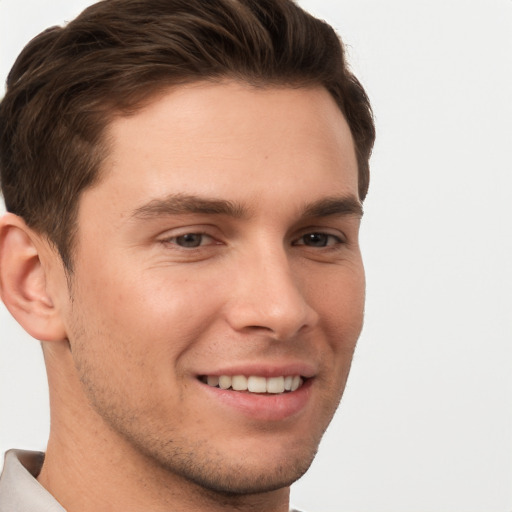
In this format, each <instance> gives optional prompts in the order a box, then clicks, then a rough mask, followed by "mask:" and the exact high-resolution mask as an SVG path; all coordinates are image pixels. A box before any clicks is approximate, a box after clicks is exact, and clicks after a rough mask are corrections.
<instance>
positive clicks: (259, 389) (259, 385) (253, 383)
mask: <svg viewBox="0 0 512 512" xmlns="http://www.w3.org/2000/svg"><path fill="white" fill-rule="evenodd" d="M247 389H248V390H249V391H250V392H251V393H266V392H267V379H265V377H249V378H248V379H247Z"/></svg>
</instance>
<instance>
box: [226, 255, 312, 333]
mask: <svg viewBox="0 0 512 512" xmlns="http://www.w3.org/2000/svg"><path fill="white" fill-rule="evenodd" d="M236 267H237V268H236V269H235V270H234V275H233V278H234V279H233V288H232V291H233V293H232V295H231V298H230V301H229V304H228V306H227V312H226V316H227V320H228V323H229V324H230V325H231V327H232V328H233V329H235V330H236V331H239V332H251V333H258V334H264V335H268V336H271V337H272V338H275V339H276V340H279V341H286V340H288V339H291V338H293V337H294V336H295V335H296V334H298V333H299V332H301V331H306V330H309V329H311V328H312V327H314V326H315V325H316V324H317V323H318V314H317V312H316V311H315V309H314V308H313V307H312V305H311V304H309V302H308V300H307V297H306V293H305V292H306V291H307V286H306V283H305V282H304V275H303V273H302V272H297V271H296V272H294V270H293V265H291V264H290V260H289V257H288V256H287V254H286V251H285V249H284V248H280V249H276V250H274V251H260V252H258V254H254V253H253V254H252V256H251V257H249V258H244V259H243V263H242V261H240V262H238V264H237V266H236ZM299 274H300V275H299Z"/></svg>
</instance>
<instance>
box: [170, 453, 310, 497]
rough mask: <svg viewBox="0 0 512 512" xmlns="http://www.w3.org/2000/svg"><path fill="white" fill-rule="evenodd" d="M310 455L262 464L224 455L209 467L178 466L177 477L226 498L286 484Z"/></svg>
mask: <svg viewBox="0 0 512 512" xmlns="http://www.w3.org/2000/svg"><path fill="white" fill-rule="evenodd" d="M314 456H315V453H313V454H308V456H307V457H302V458H300V459H297V458H294V459H293V460H291V459H289V458H286V459H284V460H281V461H272V462H270V461H269V463H267V464H265V463H263V467H262V464H261V462H260V463H259V464H257V465H252V464H250V463H248V462H247V461H246V460H244V458H243V457H240V458H238V460H237V461H236V462H233V461H229V460H226V459H227V457H224V458H223V459H224V460H220V461H216V462H215V463H214V466H213V467H212V465H210V464H208V463H205V464H201V465H200V466H198V465H197V464H194V465H189V466H188V467H186V468H183V467H182V468H181V469H182V471H181V476H182V477H184V478H186V479H187V480H188V481H190V482H192V483H194V484H196V485H198V486H200V487H201V488H203V489H205V490H207V491H210V492H213V493H215V494H220V495H224V496H226V497H235V496H242V495H245V496H246V495H250V494H263V493H268V492H272V491H276V490H279V489H283V488H287V487H289V486H290V485H291V484H293V483H294V482H295V481H296V480H298V479H299V478H300V477H301V476H302V475H303V474H304V473H305V472H306V471H307V470H308V468H309V466H310V465H311V463H312V462H313V459H314ZM172 471H176V468H175V467H174V468H173V469H172Z"/></svg>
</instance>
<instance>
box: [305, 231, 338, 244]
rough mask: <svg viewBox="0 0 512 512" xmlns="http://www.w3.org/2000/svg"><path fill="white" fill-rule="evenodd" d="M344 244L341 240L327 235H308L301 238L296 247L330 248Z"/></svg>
mask: <svg viewBox="0 0 512 512" xmlns="http://www.w3.org/2000/svg"><path fill="white" fill-rule="evenodd" d="M340 243H342V240H341V238H339V237H337V236H334V235H329V234H327V233H308V234H306V235H303V236H301V237H300V238H299V239H298V240H297V242H295V245H306V246H308V247H328V246H330V245H336V244H340Z"/></svg>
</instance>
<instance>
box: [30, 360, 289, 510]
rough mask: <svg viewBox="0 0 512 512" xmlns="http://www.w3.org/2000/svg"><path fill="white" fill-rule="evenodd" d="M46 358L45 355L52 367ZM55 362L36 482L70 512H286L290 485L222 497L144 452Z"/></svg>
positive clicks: (223, 495)
mask: <svg viewBox="0 0 512 512" xmlns="http://www.w3.org/2000/svg"><path fill="white" fill-rule="evenodd" d="M51 357H52V356H51V354H48V353H45V358H46V359H47V361H46V362H47V365H49V366H51V361H49V359H51ZM59 359H60V367H59V369H58V370H56V371H52V370H51V369H50V368H49V372H48V374H49V381H50V403H51V411H52V413H51V425H52V427H51V432H50V439H49V442H48V448H47V452H46V457H45V462H44V464H43V468H42V470H41V473H40V475H39V477H38V481H39V482H40V483H41V485H43V486H44V487H45V488H46V489H47V490H48V491H49V492H50V494H52V495H53V496H54V497H55V499H56V500H57V501H58V502H59V503H60V504H61V505H62V506H63V507H64V508H65V509H66V511H67V512H114V511H120V510H122V511H123V512H139V511H140V510H145V511H147V512H169V511H170V510H172V511H173V512H203V511H205V512H206V511H208V512H235V511H236V512H240V511H247V512H252V511H255V512H256V511H261V510H265V511H266V512H288V500H289V488H288V487H285V488H282V489H278V490H275V491H270V492H266V493H261V494H250V495H241V494H240V495H227V494H222V493H218V492H216V491H214V490H210V489H207V488H204V487H202V486H200V485H198V484H196V483H194V482H191V481H189V480H187V479H186V478H184V477H182V476H180V475H177V474H175V473H173V472H171V471H169V470H168V469H167V468H164V467H162V466H161V465H159V464H158V463H156V462H155V461H154V460H152V459H151V458H150V457H148V456H146V455H145V454H143V453H141V452H140V451H139V450H138V449H137V448H136V447H135V446H134V445H133V444H132V443H130V442H129V441H128V440H126V439H124V438H122V437H121V436H120V435H119V434H118V433H117V432H115V431H114V430H113V429H111V428H110V426H109V425H107V424H106V423H105V421H104V420H103V418H101V417H100V416H99V415H98V414H97V413H96V412H95V411H94V409H93V408H92V407H91V406H90V404H89V402H88V400H87V399H86V397H85V396H84V395H83V392H82V391H81V386H80V383H79V382H78V381H77V379H76V377H75V376H74V375H73V371H72V369H70V370H69V373H68V374H67V375H66V370H63V369H62V368H63V366H62V364H61V363H62V354H60V356H59ZM69 368H71V367H69Z"/></svg>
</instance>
